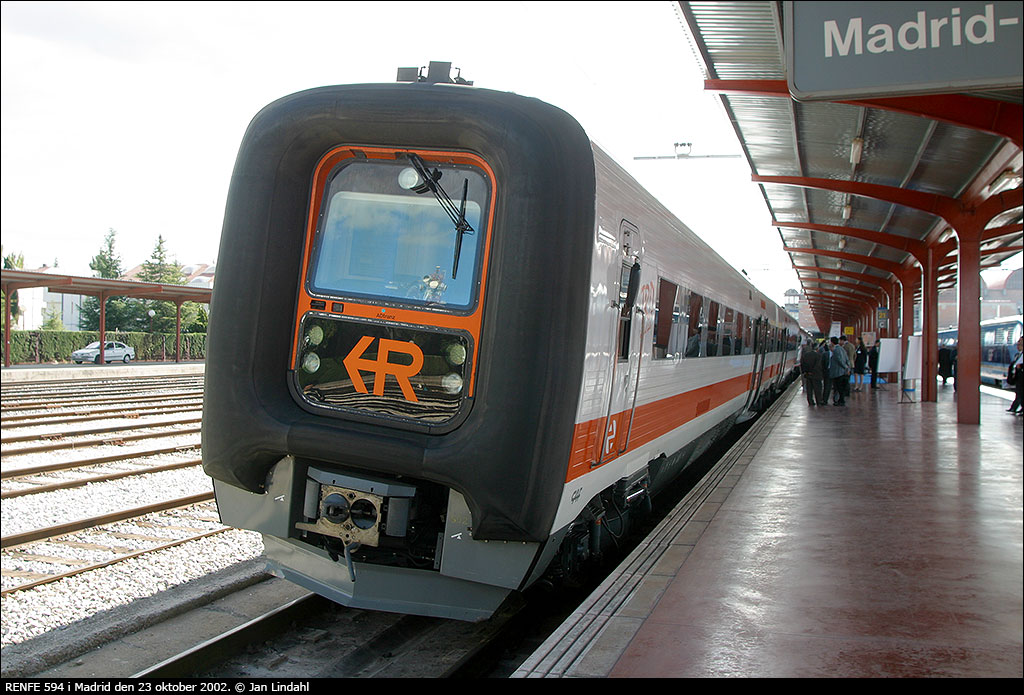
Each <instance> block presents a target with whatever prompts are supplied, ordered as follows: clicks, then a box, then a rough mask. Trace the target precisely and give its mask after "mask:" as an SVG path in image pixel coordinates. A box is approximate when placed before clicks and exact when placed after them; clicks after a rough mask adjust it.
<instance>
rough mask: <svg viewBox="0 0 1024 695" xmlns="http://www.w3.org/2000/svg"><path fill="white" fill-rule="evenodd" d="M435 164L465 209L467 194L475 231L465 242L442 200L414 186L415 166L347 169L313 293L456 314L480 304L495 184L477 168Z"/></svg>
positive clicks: (333, 190)
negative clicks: (487, 212) (440, 308)
mask: <svg viewBox="0 0 1024 695" xmlns="http://www.w3.org/2000/svg"><path fill="white" fill-rule="evenodd" d="M427 164H428V166H429V168H430V170H431V171H435V170H436V171H437V172H439V173H440V178H439V179H437V183H439V184H440V185H441V186H444V187H445V188H446V189H448V190H449V191H451V192H452V195H453V197H454V199H455V201H454V202H455V205H456V206H457V207H461V206H462V204H463V200H462V197H463V192H464V191H465V203H464V204H465V222H466V223H467V224H468V225H469V227H470V231H468V232H467V231H464V232H463V233H462V234H459V233H458V232H457V229H456V224H455V223H453V220H452V218H451V217H450V215H449V213H448V212H447V211H446V210H445V208H444V207H443V205H442V204H441V203H440V202H439V200H438V198H437V197H436V196H435V195H432V194H431V192H430V191H429V190H428V189H426V188H422V187H419V186H415V185H413V184H415V183H416V182H417V181H418V179H417V178H415V176H414V174H410V173H409V172H410V171H413V172H414V173H415V169H414V168H413V167H412V166H411V163H410V162H409V161H407V160H402V159H399V160H396V161H394V162H388V161H380V160H355V161H349V162H346V163H345V164H343V165H341V166H340V167H339V168H338V169H337V170H336V171H335V172H334V173H333V175H332V178H331V181H330V185H329V187H328V191H327V195H326V196H325V199H324V200H325V202H324V210H322V214H321V217H320V220H321V222H320V226H319V228H318V229H317V236H316V242H315V247H314V252H313V258H312V269H311V272H310V274H309V278H310V290H311V291H312V292H313V293H318V294H328V295H333V296H363V297H369V298H384V299H389V300H395V301H398V302H401V303H407V304H417V305H443V306H444V307H446V308H454V309H466V308H469V307H471V306H472V305H473V304H474V302H475V300H476V288H477V284H478V280H479V272H478V271H479V261H480V255H481V254H480V247H481V243H482V241H481V240H482V239H483V237H484V234H483V231H482V226H483V222H482V220H483V218H484V210H485V207H486V201H487V199H488V195H489V190H488V182H487V179H486V178H485V177H484V175H483V174H482V173H481V172H479V171H478V170H476V169H473V168H470V167H465V166H453V165H440V166H439V165H437V164H436V163H433V162H428V163H427ZM456 268H457V272H453V271H456ZM453 275H454V277H453Z"/></svg>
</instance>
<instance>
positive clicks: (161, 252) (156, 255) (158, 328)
mask: <svg viewBox="0 0 1024 695" xmlns="http://www.w3.org/2000/svg"><path fill="white" fill-rule="evenodd" d="M138 278H139V280H142V281H143V282H157V283H161V284H164V285H184V284H185V273H184V272H182V268H181V264H180V263H178V261H177V260H172V259H170V258H169V256H168V253H167V247H166V242H165V241H164V238H163V236H162V235H161V236H158V237H157V240H156V246H155V247H154V248H153V253H152V255H151V256H150V257H149V260H147V261H145V262H144V263H143V264H142V270H141V271H140V272H139V275H138ZM138 305H139V306H141V307H143V308H144V309H143V310H144V313H145V314H146V321H147V322H148V324H149V325H150V326H152V328H151V329H150V330H151V331H153V332H156V333H174V331H175V329H176V326H177V307H176V306H175V305H174V304H173V303H172V302H157V301H146V302H139V303H138ZM195 307H196V305H195V304H193V303H192V302H186V303H185V304H184V305H183V306H182V308H181V326H182V330H183V331H186V332H187V331H188V327H189V326H190V325H191V324H192V323H193V322H195V319H196V308H195ZM150 310H152V311H153V312H155V313H154V315H153V317H152V319H150V317H149V315H148V314H149V311H150Z"/></svg>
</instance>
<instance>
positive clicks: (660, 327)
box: [654, 279, 681, 360]
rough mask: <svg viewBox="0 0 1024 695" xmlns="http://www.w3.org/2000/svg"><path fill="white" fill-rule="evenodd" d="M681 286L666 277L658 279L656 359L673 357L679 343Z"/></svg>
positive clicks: (655, 336) (655, 329) (655, 310)
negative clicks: (679, 297)
mask: <svg viewBox="0 0 1024 695" xmlns="http://www.w3.org/2000/svg"><path fill="white" fill-rule="evenodd" d="M678 296H679V286H678V285H676V284H675V283H674V282H669V281H668V280H665V279H659V280H658V301H657V304H655V305H654V359H656V360H663V359H672V358H673V357H675V352H676V350H675V347H676V345H677V344H678V343H679V325H680V316H681V311H680V309H681V307H680V306H679V301H678Z"/></svg>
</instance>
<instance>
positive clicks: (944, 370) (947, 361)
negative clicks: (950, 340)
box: [939, 345, 953, 386]
mask: <svg viewBox="0 0 1024 695" xmlns="http://www.w3.org/2000/svg"><path fill="white" fill-rule="evenodd" d="M939 376H941V377H942V385H943V386H945V385H946V379H948V378H949V377H951V376H953V350H951V349H950V347H949V346H948V345H940V346H939Z"/></svg>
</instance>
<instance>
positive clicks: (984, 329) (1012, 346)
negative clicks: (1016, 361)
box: [938, 314, 1024, 389]
mask: <svg viewBox="0 0 1024 695" xmlns="http://www.w3.org/2000/svg"><path fill="white" fill-rule="evenodd" d="M1022 330H1024V315H1021V314H1016V315H1012V316H1000V317H997V318H992V319H985V320H984V321H982V322H981V382H982V383H984V384H990V385H992V386H994V387H996V388H1004V387H1005V388H1009V389H1012V388H1013V384H1007V383H1006V371H1007V369H1008V368H1009V366H1010V363H1011V362H1013V358H1014V357H1016V356H1017V341H1018V340H1020V338H1021V335H1022ZM957 331H958V329H957V328H956V327H952V328H946V329H943V330H940V331H939V334H938V337H939V348H940V349H941V348H948V349H951V350H956V347H957V342H958V337H957Z"/></svg>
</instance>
